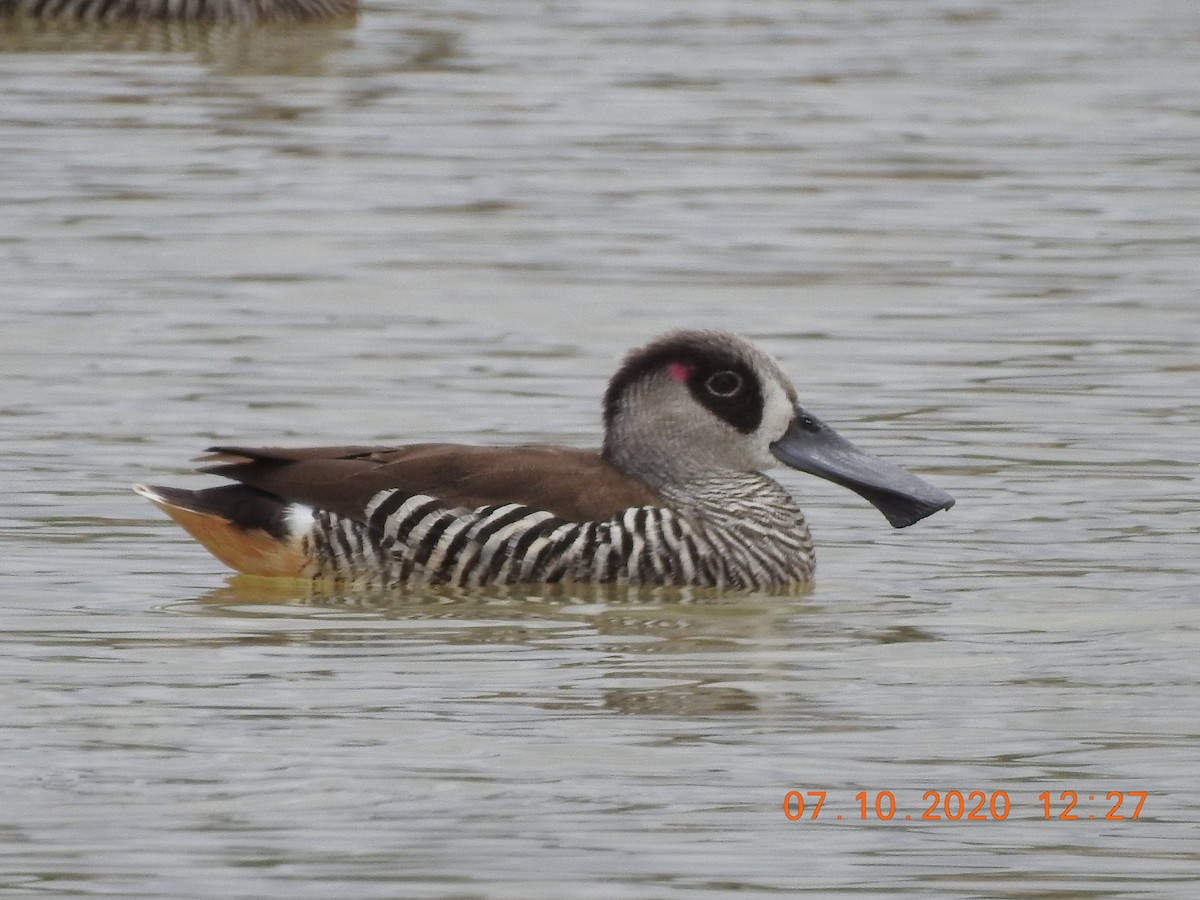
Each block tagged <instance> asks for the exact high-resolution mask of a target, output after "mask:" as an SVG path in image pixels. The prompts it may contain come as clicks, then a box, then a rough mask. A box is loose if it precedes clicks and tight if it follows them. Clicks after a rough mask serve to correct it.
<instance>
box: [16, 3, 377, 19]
mask: <svg viewBox="0 0 1200 900" xmlns="http://www.w3.org/2000/svg"><path fill="white" fill-rule="evenodd" d="M357 8H358V2H357V0H0V16H6V15H19V16H27V17H29V18H35V19H59V20H67V21H79V22H149V21H176V22H225V23H233V22H237V23H249V22H299V21H309V20H317V19H331V18H337V17H341V16H350V15H353V14H354V13H355V12H356V10H357Z"/></svg>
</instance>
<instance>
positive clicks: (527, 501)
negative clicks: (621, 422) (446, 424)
mask: <svg viewBox="0 0 1200 900" xmlns="http://www.w3.org/2000/svg"><path fill="white" fill-rule="evenodd" d="M211 452H212V454H213V455H212V456H208V457H204V458H203V461H205V462H209V463H213V464H212V465H208V466H205V467H204V469H203V471H205V472H209V473H211V474H214V475H221V476H223V477H225V478H230V479H232V480H234V481H239V482H241V483H242V484H248V485H250V486H252V487H256V488H259V489H260V490H264V491H268V492H270V493H272V494H276V495H278V496H280V497H283V498H285V499H287V500H295V501H299V502H301V503H306V504H309V505H311V506H315V507H317V508H318V509H326V510H329V511H330V512H335V513H338V514H339V515H344V516H350V517H354V518H361V517H362V515H363V510H364V508H365V507H366V505H367V502H368V501H369V500H370V499H371V497H373V496H374V495H375V494H377V493H378V492H379V491H384V490H396V489H398V490H402V491H404V492H406V493H407V494H409V495H412V494H428V495H430V496H433V497H437V498H438V499H440V500H443V501H444V502H445V503H446V504H447V505H450V506H462V507H467V508H475V507H480V506H490V505H493V504H500V503H520V504H523V505H526V506H531V507H534V508H535V509H544V510H547V511H548V512H551V513H553V514H554V515H556V516H558V517H559V518H562V519H565V520H567V521H570V522H587V521H591V520H595V519H607V518H609V517H611V516H613V515H615V514H617V513H619V512H620V511H621V510H624V509H629V508H630V507H635V506H665V505H666V503H665V501H664V500H663V498H662V497H661V496H659V494H658V493H657V492H655V491H654V490H653V489H652V488H650V487H649V486H648V485H646V484H645V483H644V482H642V481H641V480H639V479H637V478H634V477H632V476H630V475H626V474H625V473H623V472H621V471H619V470H617V469H616V468H614V467H613V466H611V465H610V464H609V463H607V462H605V461H604V459H603V458H602V457H601V456H600V455H599V454H598V453H592V452H588V451H586V450H575V449H572V448H569V447H551V446H544V445H536V446H523V447H470V446H464V445H461V444H410V445H408V446H405V447H309V448H301V449H294V450H289V449H278V448H273V447H269V448H260V447H213V448H212V451H211Z"/></svg>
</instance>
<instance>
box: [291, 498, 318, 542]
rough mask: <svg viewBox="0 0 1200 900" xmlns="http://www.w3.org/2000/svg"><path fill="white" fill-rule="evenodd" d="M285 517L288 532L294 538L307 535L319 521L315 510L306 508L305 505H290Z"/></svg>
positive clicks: (309, 507)
mask: <svg viewBox="0 0 1200 900" xmlns="http://www.w3.org/2000/svg"><path fill="white" fill-rule="evenodd" d="M283 517H284V520H285V521H286V522H287V526H288V531H289V532H291V534H292V536H293V537H299V536H300V535H302V534H307V533H308V532H309V531H311V530H312V527H313V525H314V524H315V523H316V521H317V517H316V514H315V513H314V512H313V508H312V507H311V506H305V505H304V504H303V503H289V504H288V505H287V508H286V509H285V510H284V513H283Z"/></svg>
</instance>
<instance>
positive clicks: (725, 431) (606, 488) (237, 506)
mask: <svg viewBox="0 0 1200 900" xmlns="http://www.w3.org/2000/svg"><path fill="white" fill-rule="evenodd" d="M604 418H605V442H604V447H603V449H601V450H600V451H597V452H590V451H585V450H579V449H573V448H568V447H555V446H545V445H535V446H519V447H471V446H463V445H454V444H412V445H407V446H402V447H365V446H355V447H320V448H303V449H280V448H255V447H238V446H221V447H215V448H212V449H211V451H210V454H211V455H209V456H207V457H204V458H203V461H204V462H205V463H206V465H205V466H204V467H203V468H202V471H204V472H207V473H210V474H214V475H219V476H222V477H224V478H227V479H230V480H231V481H232V482H234V483H233V484H226V485H223V486H220V487H215V488H208V489H204V490H199V491H189V490H182V489H179V488H167V487H141V486H138V487H136V488H135V490H137V491H138V492H139V493H140V494H142V495H143V496H145V497H147V498H148V499H149V500H151V501H152V502H154V503H155V504H156V505H157V506H159V507H160V508H161V509H163V510H164V511H165V512H166V513H167V514H168V515H170V516H171V517H172V518H174V519H175V520H176V521H177V522H179V524H181V525H182V526H183V527H184V528H185V529H187V530H188V531H189V532H190V533H191V534H192V535H193V536H194V537H196V538H197V539H198V540H199V541H200V542H201V543H203V544H204V545H205V546H206V547H207V548H208V549H209V550H210V551H211V552H212V553H213V554H214V555H215V556H216V557H217V558H218V559H220V560H221V561H223V562H225V563H226V564H227V565H229V566H231V567H232V568H234V569H236V570H238V571H241V572H245V573H247V574H252V575H261V576H272V577H292V578H306V579H329V580H335V581H345V582H354V583H359V584H371V585H413V584H445V585H451V586H462V587H470V586H485V585H493V584H519V583H553V582H576V583H616V584H631V585H696V586H707V587H714V588H720V589H733V590H746V589H772V590H777V589H784V588H789V587H796V586H802V585H804V584H806V583H807V582H809V581H810V580H811V578H812V575H813V571H814V567H815V557H814V551H813V543H812V538H811V535H810V533H809V529H808V526H807V524H806V523H805V519H804V514H803V513H802V512H801V510H800V508H799V507H798V506H797V504H796V502H795V501H794V500H793V498H792V497H791V495H790V494H789V493H788V492H787V491H786V490H785V489H784V488H783V487H782V486H781V485H780V484H779V483H777V482H776V481H774V480H772V479H771V478H769V477H767V476H766V475H764V474H762V472H761V471H760V470H761V469H763V468H766V467H767V466H769V465H771V464H772V463H774V462H775V461H776V460H782V461H783V462H785V463H786V464H788V465H792V466H793V467H797V468H802V469H805V470H807V471H810V472H814V473H815V474H818V475H820V476H822V477H825V478H830V479H832V480H835V481H838V482H839V483H843V484H845V485H846V486H848V487H851V488H852V489H853V490H856V491H858V492H859V493H860V494H862V495H863V496H864V497H866V498H867V499H868V500H870V501H871V502H872V503H874V504H875V505H876V506H878V507H879V508H880V509H881V510H882V511H883V512H884V514H885V515H887V516H888V518H889V519H890V520H891V521H892V523H893V524H894V525H896V526H897V527H902V526H903V525H907V524H911V522H914V521H917V520H918V519H920V518H923V517H924V516H926V515H929V514H930V513H932V512H934V511H936V510H937V509H943V508H948V507H949V506H950V505H952V504H953V502H954V501H953V499H952V498H950V497H949V495H947V494H945V493H944V492H941V491H939V490H937V489H936V488H933V487H932V486H930V485H928V484H926V483H925V482H923V481H921V480H920V479H918V478H916V476H913V475H910V474H908V473H907V472H904V471H903V470H901V469H898V468H896V467H894V466H891V465H890V464H888V463H884V462H883V461H882V460H877V459H876V458H875V457H872V456H869V455H868V454H865V453H863V452H862V451H859V450H857V449H856V448H854V447H853V446H852V445H850V444H849V443H848V442H845V441H843V440H842V439H841V438H840V437H838V436H837V435H836V434H835V433H834V432H833V431H832V430H831V429H829V428H828V426H825V425H823V424H822V423H820V422H819V421H818V420H816V419H815V418H813V417H812V416H810V415H809V414H807V413H805V412H804V411H803V410H801V409H800V408H799V407H798V406H796V403H795V391H794V388H792V386H791V383H790V382H789V381H788V380H787V378H786V376H784V375H783V373H782V372H781V371H780V370H779V368H778V366H777V365H776V364H775V363H774V362H773V361H772V360H771V359H770V358H769V357H767V356H766V355H765V354H763V353H761V351H759V350H757V349H756V348H755V347H753V345H751V344H749V343H748V342H747V341H745V340H744V339H741V338H738V337H736V336H734V335H730V334H726V333H724V332H700V331H688V332H675V333H672V334H669V335H667V336H665V337H663V338H661V339H660V340H658V341H656V342H654V343H652V344H650V345H648V346H646V347H644V348H642V349H641V350H638V351H635V352H634V353H632V354H630V355H629V357H627V359H626V360H625V363H624V365H623V366H622V367H621V368H620V369H619V370H618V372H617V374H616V375H615V376H614V377H613V379H612V381H611V382H610V384H609V388H608V392H607V393H606V395H605V400H604Z"/></svg>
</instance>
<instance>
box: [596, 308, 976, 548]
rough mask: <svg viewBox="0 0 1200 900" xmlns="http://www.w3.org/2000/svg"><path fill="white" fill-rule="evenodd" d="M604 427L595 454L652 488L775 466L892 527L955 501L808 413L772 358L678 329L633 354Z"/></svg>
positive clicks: (745, 345) (611, 392) (716, 336)
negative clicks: (848, 495) (854, 500)
mask: <svg viewBox="0 0 1200 900" xmlns="http://www.w3.org/2000/svg"><path fill="white" fill-rule="evenodd" d="M604 422H605V440H604V451H603V453H604V457H605V458H606V459H607V460H608V461H609V462H611V463H612V464H613V465H615V466H617V467H618V468H619V469H621V470H622V471H625V472H628V473H629V474H632V475H636V476H638V477H640V478H642V479H644V480H645V481H647V482H648V483H649V484H651V485H652V486H654V487H658V488H662V487H664V486H666V485H671V484H685V483H687V482H689V481H691V480H694V479H698V478H708V477H713V476H719V475H720V474H722V473H726V474H728V473H733V472H760V471H762V470H764V469H767V468H770V467H771V466H773V465H775V464H776V463H777V462H782V463H783V464H785V465H787V466H791V467H792V468H794V469H798V470H800V471H802V472H808V473H810V474H812V475H816V476H818V477H820V478H824V479H826V480H828V481H832V482H834V483H835V484H840V485H842V486H843V487H847V488H849V489H850V490H852V491H854V492H855V493H857V494H859V495H860V496H862V497H864V498H865V499H866V500H868V501H870V502H871V503H872V504H873V505H874V506H875V507H876V508H877V509H878V510H879V511H880V512H882V513H883V515H884V516H885V517H886V518H887V520H888V521H889V522H890V523H891V524H892V525H893V526H895V527H896V528H903V527H905V526H907V525H911V524H913V523H914V522H917V521H920V520H921V519H923V518H925V517H926V516H928V515H931V514H932V513H934V512H937V511H938V510H940V509H949V508H950V507H951V506H953V505H954V498H953V497H951V496H950V495H949V494H947V493H946V492H945V491H942V490H939V489H938V488H936V487H934V486H933V485H931V484H929V483H927V482H925V481H923V480H922V479H920V478H918V477H917V476H916V475H913V474H912V473H910V472H907V471H905V470H904V469H902V468H900V467H899V466H896V465H893V464H892V463H889V462H886V461H884V460H882V459H879V458H878V457H876V456H874V455H872V454H870V453H867V452H866V451H864V450H861V449H859V448H858V447H855V446H854V445H853V444H852V443H850V442H849V441H847V440H846V439H845V438H843V437H841V436H840V435H839V434H838V433H837V432H836V431H834V430H833V429H832V428H830V427H829V426H828V425H826V424H825V423H824V422H822V421H821V420H820V419H818V418H817V417H816V416H814V415H812V414H811V413H809V412H808V411H807V410H806V409H804V408H803V407H802V406H800V404H799V403H798V401H797V395H796V389H795V387H794V386H793V385H792V382H791V380H790V379H789V378H788V377H787V375H785V374H784V372H783V370H782V369H780V367H779V365H778V364H777V363H776V362H775V361H774V360H773V359H771V357H769V356H768V355H767V354H765V353H763V352H762V351H761V350H759V349H758V348H757V347H755V346H754V345H753V344H751V343H750V342H749V341H747V340H745V339H744V338H741V337H739V336H737V335H734V334H729V333H726V332H719V331H677V332H673V333H671V334H668V335H665V336H664V337H662V338H659V339H658V340H656V341H654V342H653V343H651V344H649V345H647V346H645V347H642V348H640V349H638V350H634V351H633V352H632V353H630V354H629V355H628V356H627V357H626V359H625V361H624V363H623V364H622V365H621V367H620V368H619V369H618V370H617V373H616V374H615V375H614V376H613V378H612V380H611V381H610V383H609V386H608V390H607V392H606V393H605V397H604Z"/></svg>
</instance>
